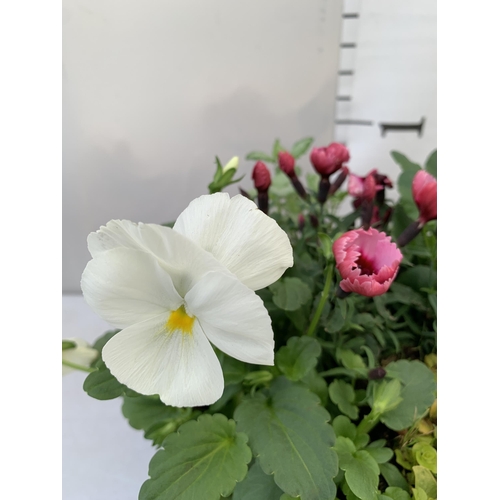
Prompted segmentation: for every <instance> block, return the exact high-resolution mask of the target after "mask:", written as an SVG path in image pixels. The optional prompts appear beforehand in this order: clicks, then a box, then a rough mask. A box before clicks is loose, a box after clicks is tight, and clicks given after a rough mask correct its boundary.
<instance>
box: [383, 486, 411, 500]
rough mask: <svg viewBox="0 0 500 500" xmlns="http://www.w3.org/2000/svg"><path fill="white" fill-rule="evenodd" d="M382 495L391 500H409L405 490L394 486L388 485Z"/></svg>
mask: <svg viewBox="0 0 500 500" xmlns="http://www.w3.org/2000/svg"><path fill="white" fill-rule="evenodd" d="M384 495H385V496H387V497H389V498H390V499H391V500H410V495H409V494H408V493H407V492H406V491H405V490H402V489H401V488H398V487H396V486H389V487H388V488H387V489H386V490H385V492H384Z"/></svg>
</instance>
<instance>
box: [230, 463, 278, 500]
mask: <svg viewBox="0 0 500 500" xmlns="http://www.w3.org/2000/svg"><path fill="white" fill-rule="evenodd" d="M281 495H283V491H282V490H281V489H280V488H278V486H276V483H275V482H274V477H273V476H270V475H268V474H265V473H264V471H263V470H262V469H261V467H260V465H259V464H258V463H257V462H255V463H254V464H253V465H252V466H251V467H250V469H249V471H248V474H247V475H246V477H245V479H243V481H241V483H238V484H237V485H236V488H235V489H234V493H233V500H280V498H281Z"/></svg>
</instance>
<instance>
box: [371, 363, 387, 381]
mask: <svg viewBox="0 0 500 500" xmlns="http://www.w3.org/2000/svg"><path fill="white" fill-rule="evenodd" d="M386 375H387V372H386V371H385V369H384V368H382V367H381V366H379V367H377V368H372V369H371V370H370V371H369V372H368V378H369V379H370V380H380V379H381V378H384V377H385V376H386Z"/></svg>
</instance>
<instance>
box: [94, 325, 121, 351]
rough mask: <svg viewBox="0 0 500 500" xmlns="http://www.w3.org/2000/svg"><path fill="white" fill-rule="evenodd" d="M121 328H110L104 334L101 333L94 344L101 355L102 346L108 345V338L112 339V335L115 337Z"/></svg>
mask: <svg viewBox="0 0 500 500" xmlns="http://www.w3.org/2000/svg"><path fill="white" fill-rule="evenodd" d="M118 332H120V330H109V331H107V332H106V333H104V334H103V335H101V336H100V337H99V338H98V339H97V340H96V341H95V342H94V345H93V346H92V347H93V348H94V349H96V350H97V351H99V356H100V355H101V353H102V348H103V347H104V346H105V345H106V343H107V342H108V340H110V339H111V338H112V337H114V336H115V335H116V334H117V333H118Z"/></svg>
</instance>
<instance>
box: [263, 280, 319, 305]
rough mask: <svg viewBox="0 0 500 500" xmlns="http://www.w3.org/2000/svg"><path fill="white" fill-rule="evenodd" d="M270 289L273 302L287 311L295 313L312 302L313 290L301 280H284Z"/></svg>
mask: <svg viewBox="0 0 500 500" xmlns="http://www.w3.org/2000/svg"><path fill="white" fill-rule="evenodd" d="M269 289H270V290H271V292H272V293H273V302H274V303H275V304H276V306H278V307H279V308H280V309H284V310H285V311H295V310H296V309H299V307H301V306H302V305H304V304H307V302H309V301H310V300H312V294H311V289H310V288H309V287H308V286H307V285H306V284H305V283H304V282H303V281H302V280H300V279H299V278H284V279H283V280H280V281H277V282H276V283H274V284H272V285H271V286H270V287H269Z"/></svg>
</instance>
